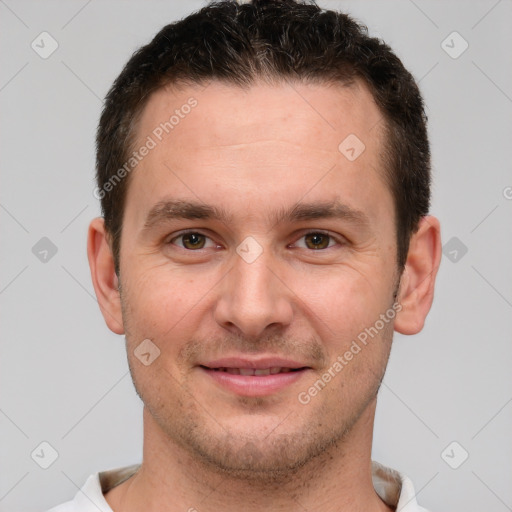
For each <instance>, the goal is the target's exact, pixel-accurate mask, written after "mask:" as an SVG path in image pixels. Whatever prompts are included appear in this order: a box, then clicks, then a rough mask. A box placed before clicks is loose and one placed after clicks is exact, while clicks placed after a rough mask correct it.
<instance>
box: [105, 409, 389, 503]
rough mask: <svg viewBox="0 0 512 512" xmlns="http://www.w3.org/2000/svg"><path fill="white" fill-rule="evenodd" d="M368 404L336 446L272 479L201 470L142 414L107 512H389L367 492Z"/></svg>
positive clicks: (202, 467) (200, 464)
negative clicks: (138, 442) (137, 445)
mask: <svg viewBox="0 0 512 512" xmlns="http://www.w3.org/2000/svg"><path fill="white" fill-rule="evenodd" d="M375 406H376V401H373V402H372V403H371V404H370V405H369V406H368V408H367V409H366V411H365V412H364V413H363V414H362V415H361V417H360V418H359V420H358V422H357V423H356V424H355V425H354V426H353V427H352V429H351V430H350V432H349V433H348V434H347V435H346V436H345V437H344V438H343V439H342V440H340V441H339V442H338V443H337V444H336V445H334V446H332V447H331V448H330V449H329V450H327V451H325V452H324V453H323V454H322V455H321V456H318V457H316V458H315V459H313V460H311V461H309V462H308V463H307V464H306V465H305V466H303V467H301V468H300V469H298V470H296V471H294V472H293V474H289V475H286V476H284V477H281V478H279V483H274V482H270V481H269V480H268V479H265V480H262V479H251V478H249V477H247V478H234V477H232V476H231V475H226V474H223V473H222V472H220V471H219V470H218V469H217V468H213V467H209V466H208V465H206V464H205V463H204V462H202V461H201V460H199V459H198V458H197V457H194V456H193V455H192V454H191V453H189V452H188V451H187V450H185V449H184V448H182V447H180V446H178V445H176V443H175V442H174V441H173V440H171V439H169V437H168V436H167V435H166V434H165V433H164V432H162V430H161V429H160V428H159V426H158V425H157V424H156V422H155V421H154V420H153V418H152V417H151V415H150V414H149V413H148V411H147V410H146V409H144V454H143V463H142V465H141V467H140V469H139V471H138V472H137V473H136V475H134V476H133V477H132V478H130V479H129V480H127V481H126V482H124V483H123V484H121V485H119V486H117V487H115V488H114V489H113V490H112V491H110V492H109V493H108V494H107V495H106V499H107V501H108V503H109V504H110V506H111V508H112V509H113V510H114V511H115V512H132V511H135V510H142V509H144V510H146V511H147V512H156V511H159V512H174V511H175V510H187V511H190V512H194V510H195V511H200V512H213V511H217V510H223V511H225V512H231V511H239V510H240V505H241V504H242V503H243V509H244V511H247V512H253V511H254V512H256V511H258V512H259V511H261V510H262V509H264V510H266V511H268V512H278V511H287V510H301V509H302V510H308V511H311V512H312V511H316V510H318V511H320V510H321V511H322V512H330V511H334V510H336V511H338V512H348V511H350V512H356V511H363V510H364V511H366V512H377V511H379V512H382V511H386V512H389V511H391V510H393V509H391V508H389V507H388V506H387V505H386V504H385V503H384V502H383V501H382V500H381V499H380V498H379V496H378V495H377V493H376V492H375V490H374V487H373V482H372V475H371V445H372V437H373V422H374V416H375Z"/></svg>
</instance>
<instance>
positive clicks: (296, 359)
mask: <svg viewBox="0 0 512 512" xmlns="http://www.w3.org/2000/svg"><path fill="white" fill-rule="evenodd" d="M143 148H145V149H143ZM97 182H98V189H97V190H98V192H97V195H98V197H99V198H101V205H102V211H103V219H104V220H102V219H97V220H95V221H93V223H92V224H91V230H90V236H89V258H90V261H91V269H92V275H93V281H94V284H95V289H96V293H97V296H98V300H99V302H100V306H101V308H102V311H103V313H104V316H105V320H106V321H107V324H108V325H109V327H110V328H111V329H112V330H113V331H114V332H117V333H119V334H123V333H124V334H125V335H126V341H127V349H128V359H129V362H130V368H131V371H132V377H133V379H134V383H135V386H136V388H137V391H138V393H139V394H140V396H141V398H142V399H143V401H144V403H145V406H146V411H147V418H148V421H150V422H151V423H152V425H153V427H154V428H158V429H160V431H161V432H163V433H164V434H165V435H166V436H168V437H169V438H170V439H172V440H173V441H174V442H175V443H177V444H178V445H180V446H181V447H183V448H184V449H186V450H188V451H189V452H190V453H193V454H195V455H196V456H197V457H198V458H201V459H202V460H203V461H204V462H205V463H210V464H212V465H213V466H215V467H218V468H222V469H223V470H224V471H230V472H232V473H234V472H236V474H238V475H242V474H244V475H247V474H248V473H250V474H251V475H253V476H254V475H256V474H259V475H260V476H261V475H264V474H266V475H268V474H269V473H268V472H269V470H273V471H274V472H286V471H291V470H293V469H297V468H298V467H301V466H303V465H304V464H306V463H307V462H308V461H309V460H311V459H312V458H314V457H316V456H318V455H319V454H321V453H322V452H324V451H325V450H326V449H327V447H329V446H332V445H333V444H335V443H337V442H338V441H340V440H341V439H342V438H343V437H344V436H347V435H349V433H350V432H351V431H352V430H353V429H354V426H355V425H357V424H358V422H360V421H361V418H363V416H364V414H366V413H367V412H368V411H370V410H371V408H372V407H373V406H374V402H375V397H376V394H377V391H378V388H379V385H380V382H381V380H382V378H383V375H384V372H385V367H386V363H387V359H388V356H389V352H390V348H391V341H392V333H393V330H397V331H399V332H402V333H405V334H414V333H415V332H418V331H419V330H420V329H421V328H422V326H423V322H424V319H425V316H426V314H427V313H428V310H429V308H430V305H431V302H432V297H433V286H434V279H435V275H436V271H437V266H438V264H439V259H440V244H439V229H438V223H437V220H436V219H434V218H433V217H427V214H428V209H429V203H430V155H429V144H428V138H427V130H426V117H425V114H424V109H423V101H422V98H421V95H420V93H419V90H418V87H417V85H416V84H415V81H414V79H413V78H412V76H411V75H410V73H409V72H408V71H407V70H406V69H405V68H404V66H403V65H402V63H401V62H400V60H399V59H398V57H396V56H395V55H394V54H393V52H392V51H391V49H390V48H389V47H388V46H387V45H385V44H384V43H383V42H382V41H379V40H377V39H375V38H371V37H369V36H368V35H367V33H366V30H365V29H364V27H362V26H361V25H359V24H357V23H356V22H355V21H354V20H352V19H351V18H350V17H348V16H347V15H345V14H340V13H335V12H333V11H325V10H322V9H320V8H319V7H317V6H316V5H311V4H302V3H297V2H295V1H292V0H284V1H254V2H253V3H252V4H243V5H239V4H237V3H235V2H219V3H215V4H211V5H209V6H207V7H205V8H203V9H202V10H200V11H199V12H197V13H195V14H192V15H190V16H188V17H187V18H185V19H183V20H181V21H179V22H177V23H173V24H171V25H168V26H166V27H164V28H163V29H162V30H161V31H160V32H159V33H158V34H157V35H156V37H155V38H154V39H153V41H151V42H150V43H149V44H148V45H147V46H145V47H143V48H141V49H140V50H139V51H138V52H136V53H135V54H134V55H133V57H132V58H131V59H130V61H129V62H128V63H127V65H126V66H125V68H124V69H123V71H122V73H121V74H120V76H119V77H118V78H117V80H116V81H115V83H114V85H113V86H112V88H111V90H110V92H109V93H108V95H107V99H106V103H105V108H104V111H103V113H102V116H101V120H100V125H99V129H98V135H97ZM362 333H366V338H365V336H364V334H362ZM370 333H371V334H370ZM143 340H151V343H150V344H149V345H147V342H145V343H146V345H142V346H143V347H144V348H143V350H145V352H144V353H148V350H149V349H148V347H150V349H151V350H149V353H152V354H153V357H154V355H158V357H156V358H155V359H154V360H153V357H149V358H147V361H146V362H148V361H149V359H151V364H148V365H146V364H144V363H142V362H141V360H140V359H139V358H138V357H137V350H139V349H138V347H140V346H141V345H140V344H141V342H143ZM357 340H359V342H358V341H357ZM151 351H153V352H151ZM139 352H140V350H139ZM349 352H351V353H352V356H350V354H349ZM345 354H346V357H345V356H344V355H345ZM240 357H242V358H249V359H250V360H251V361H252V362H255V361H256V362H258V361H259V362H261V361H263V360H265V358H266V359H269V360H271V359H272V358H274V359H275V358H276V357H277V358H281V359H283V358H286V359H287V360H289V363H290V364H292V363H293V364H296V366H297V367H300V368H302V369H301V370H300V371H296V372H294V380H293V382H291V383H290V384H289V385H287V386H285V387H283V388H282V389H281V388H280V389H279V390H276V391H275V392H269V393H263V394H262V393H259V392H258V393H256V392H253V391H254V390H253V391H250V390H248V391H247V390H246V392H242V393H241V392H239V390H237V391H233V390H232V389H230V388H229V387H226V386H225V383H224V384H223V383H222V382H220V381H219V378H218V377H219V375H218V374H219V370H218V368H217V369H215V370H213V368H211V367H212V365H213V366H214V365H215V364H218V365H221V366H225V365H227V364H228V363H229V361H228V363H226V358H227V359H232V358H240ZM340 358H341V359H340ZM219 361H221V362H219ZM336 362H337V363H338V364H337V365H336ZM239 364H242V363H239ZM298 365H300V366H298ZM214 372H215V373H216V374H217V375H213V373H214ZM329 376H330V377H329ZM319 380H320V381H321V382H320V383H319ZM326 381H327V382H326ZM312 387H313V388H314V389H317V391H316V392H315V391H310V392H309V391H308V390H311V389H312ZM300 397H302V398H300ZM308 397H309V398H308ZM312 398H314V399H312ZM177 410H178V414H176V412H177ZM255 461H256V462H255Z"/></svg>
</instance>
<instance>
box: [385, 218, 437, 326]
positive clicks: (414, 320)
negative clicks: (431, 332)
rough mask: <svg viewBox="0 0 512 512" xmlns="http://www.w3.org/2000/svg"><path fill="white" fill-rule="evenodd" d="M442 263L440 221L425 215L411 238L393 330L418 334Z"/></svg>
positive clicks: (430, 302)
mask: <svg viewBox="0 0 512 512" xmlns="http://www.w3.org/2000/svg"><path fill="white" fill-rule="evenodd" d="M440 263H441V230H440V224H439V220H438V219H436V218H435V217H433V216H430V215H429V216H425V217H423V218H422V219H421V220H420V223H419V228H418V231H417V232H416V233H414V235H413V236H412V237H411V241H410V243H409V252H408V253H407V261H406V263H405V268H404V271H403V273H402V277H401V279H400V288H399V292H398V299H397V300H398V302H399V303H400V304H401V305H402V309H401V310H400V312H399V313H398V314H397V316H396V319H395V331H397V332H399V333H401V334H417V333H418V332H420V331H421V330H422V329H423V325H424V324H425V318H426V316H427V314H428V312H429V310H430V307H431V306H432V301H433V299H434V284H435V280H436V275H437V270H438V268H439V264H440Z"/></svg>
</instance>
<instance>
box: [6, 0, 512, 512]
mask: <svg viewBox="0 0 512 512" xmlns="http://www.w3.org/2000/svg"><path fill="white" fill-rule="evenodd" d="M203 4H204V2H202V1H188V2H178V1H165V2H151V3H150V2H142V1H130V2H127V1H123V2H119V1H118V2H114V1H100V0H93V1H80V2H78V1H69V0H68V1H58V2H56V1H45V2H36V1H32V2H28V1H14V0H0V44H1V46H0V48H1V52H2V53H1V66H0V105H1V116H2V125H1V126H2V139H1V146H0V159H1V160H0V161H1V173H2V187H1V190H0V226H1V227H0V229H1V240H2V243H1V245H0V251H1V253H0V256H1V266H0V306H1V311H2V324H1V328H2V331H1V337H0V342H1V357H0V365H1V366H0V389H1V401H0V439H1V447H0V475H1V477H0V510H1V511H14V510H16V511H20V510H23V511H36V510H44V509H45V508H46V507H49V506H50V505H54V504H56V503H59V502H62V501H65V500H67V499H70V498H71V497H72V496H73V495H74V494H75V493H76V491H77V488H78V487H80V486H82V484H83V483H84V481H85V479H86V477H87V476H88V475H89V474H91V473H93V472H96V471H98V470H104V469H108V468H113V467H118V466H122V465H127V464H132V463H135V462H138V461H140V458H141V453H142V451H141V448H142V437H141V435H142V418H141V412H142V409H141V403H140V401H139V399H138V397H137V396H136V394H135V392H134V389H133V385H132V383H131V379H130V376H129V374H128V367H127V363H126V355H125V350H124V338H123V337H119V336H116V335H114V334H112V333H111V332H110V331H109V330H108V329H107V328H106V326H105V325H104V322H103V319H102V317H101V315H100V312H99V309H98V305H97V303H96V299H95V297H94V292H93V288H92V285H91V281H90V276H89V269H88V264H87V259H86V230H87V225H88V222H89V220H90V219H91V218H92V217H93V216H96V215H97V214H98V213H99V206H98V202H97V201H96V199H95V198H94V197H93V195H92V191H93V188H94V183H93V171H94V132H95V128H96V124H97V121H98V117H99V113H100V108H101V105H102V100H101V98H102V97H104V95H105V93H106V92H107V90H108V88H109V86H110V85H111V83H112V81H113V79H114V78H115V77H116V76H117V74H118V73H119V72H120V70H121V68H122V66H123V64H124V63H125V62H126V60H127V59H128V58H129V56H130V55H131V53H132V52H133V51H134V50H135V49H136V48H138V47H139V46H140V45H141V44H143V43H146V42H148V41H149V40H150V39H151V38H152V36H153V35H154V33H156V31H157V30H158V29H160V28H161V26H163V25H164V24H166V23H168V22H171V21H174V20H175V19H177V18H179V17H182V16H184V15H186V14H187V13H189V12H191V11H192V10H195V9H196V8H198V7H200V6H202V5H203ZM320 5H322V6H325V7H330V8H338V9H342V10H346V11H347V12H349V13H352V14H353V15H354V16H355V17H356V18H359V19H360V20H362V21H363V22H365V23H366V24H367V25H368V27H369V29H370V32H371V33H372V34H373V35H377V36H380V37H383V38H384V39H385V40H386V42H388V43H389V44H390V45H391V46H392V47H393V48H394V49H395V50H396V52H397V54H398V55H399V56H400V57H401V58H402V60H403V61H404V63H405V65H406V66H407V67H408V68H409V69H410V70H411V71H412V72H413V74H414V75H415V77H416V78H417V79H418V80H420V87H421V89H422V91H423V94H424V96H425V99H426V103H427V105H428V115H429V119H430V125H429V126H430V133H431V142H432V153H433V164H434V187H433V194H434V200H433V207H432V213H433V214H435V215H437V216H438V217H439V218H440V220H441V223H442V236H443V243H444V244H448V246H446V247H445V253H446V254H445V256H443V261H442V265H441V269H440V272H439V277H438V284H437V292H436V297H435V301H434V305H433V308H432V311H431V313H430V316H429V318H428V321H427V324H426V327H425V329H424V330H423V332H422V333H420V334H419V335H417V336H414V337H406V336H400V335H396V337H395V343H394V347H393V351H392V355H391V360H390V365H389V367H388V371H387V374H386V377H385V380H384V383H383V386H382V388H381V392H380V398H379V405H378V410H377V418H376V427H375V428H376V431H375V443H374V448H373V458H374V459H375V460H378V461H380V462H382V463H384V464H386V465H389V466H391V467H394V468H397V469H399V470H400V471H402V472H404V473H405V474H407V475H408V476H410V477H411V478H412V480H413V482H414V484H415V487H416V490H417V492H418V494H419V496H418V501H419V502H420V503H421V504H422V505H423V506H425V507H427V508H429V509H432V510H433V511H465V512H473V511H475V512H476V511H482V510H485V511H487V512H493V511H496V512H501V511H506V510H512V485H511V475H512V440H511V435H510V433H511V432H512V428H511V427H512V403H511V402H512V386H511V377H510V375H511V371H510V367H511V362H512V343H511V333H512V314H511V313H512V286H511V284H512V283H511V281H512V258H511V255H512V236H511V223H510V220H511V213H512V200H511V199H510V198H511V197H512V188H507V187H512V172H511V158H510V156H511V155H510V147H511V144H512V67H511V65H510V63H511V58H510V54H511V49H512V32H511V31H510V26H511V21H512V16H511V14H512V3H511V2H510V1H507V0H502V1H494V0H493V1H479V2H475V1H473V2H462V1H460V2H453V1H450V2H446V1H445V2H437V1H436V2H434V1H425V0H414V1H412V0H411V1H394V2H390V1H388V2H383V1H367V0H365V1H347V2H343V1H334V0H332V1H329V0H324V1H322V2H320ZM43 31H47V32H49V33H50V34H51V36H52V37H53V38H54V39H55V40H56V41H57V42H58V45H59V46H58V48H57V50H56V51H55V52H54V53H53V54H52V55H51V56H49V57H48V58H46V59H43V58H41V57H40V56H39V54H38V53H36V52H35V51H34V50H33V49H32V48H31V43H32V41H33V40H35V41H36V43H37V42H38V41H40V37H38V36H39V34H40V33H41V32H43ZM453 31H457V32H458V33H459V34H460V36H461V37H462V38H464V40H466V41H467V43H468V44H469V47H468V49H467V50H466V51H465V52H464V53H462V54H461V55H460V56H458V58H453V54H454V53H458V52H459V51H460V50H461V49H462V48H463V41H462V39H460V38H459V36H451V38H448V39H447V40H446V38H447V36H449V34H451V33H452V32H453ZM444 40H446V42H445V43H444V44H443V43H442V42H443V41H444ZM39 44H40V45H41V43H39ZM49 47H50V46H49V43H48V40H47V42H46V43H45V48H46V49H48V48H49ZM450 47H452V48H450ZM445 50H448V51H450V52H451V53H452V56H450V55H449V54H448V53H447V52H446V51H445ZM42 237H47V238H49V239H50V240H51V242H52V243H53V244H54V245H55V246H56V248H57V253H56V254H55V255H52V252H51V251H50V252H48V254H47V255H46V261H41V260H40V258H43V257H44V252H43V253H41V252H40V251H43V250H44V249H45V247H46V246H45V243H46V244H47V243H48V242H44V241H43V242H40V244H42V245H40V246H39V245H38V246H36V249H35V250H34V252H35V253H36V254H34V252H33V251H32V248H33V247H34V246H35V245H36V244H37V243H38V241H39V240H40V239H41V238H42ZM454 237H455V238H454ZM41 247H42V248H41ZM464 247H466V248H467V253H466V254H463V249H464ZM46 249H48V247H46ZM454 251H455V252H454ZM43 441H46V442H48V443H50V445H51V446H52V447H53V448H54V449H55V450H56V451H57V452H58V458H57V459H56V460H55V462H54V463H53V464H52V465H51V466H50V467H49V468H48V469H42V468H41V467H39V465H38V464H37V463H36V460H37V462H39V463H40V464H41V463H44V462H45V460H43V459H44V458H45V457H46V459H47V460H46V463H48V462H51V460H50V459H49V458H48V457H51V452H50V450H49V449H48V448H46V451H44V449H43V452H44V453H45V455H44V457H39V459H38V457H37V456H34V458H32V457H31V453H32V452H33V451H34V450H35V449H36V448H38V447H39V445H40V443H41V442H43ZM453 441H456V442H457V443H458V445H456V446H455V447H453V445H452V447H450V448H449V449H448V450H447V451H446V452H444V454H445V455H444V456H443V455H442V453H443V451H444V450H445V448H446V447H447V446H448V445H449V444H450V443H452V442H453ZM43 448H44V447H43ZM452 449H453V451H452ZM38 450H39V451H38ZM38 450H36V453H41V451H40V450H41V448H38ZM464 450H465V451H467V452H468V453H469V458H468V459H467V460H466V461H465V462H464V463H463V464H462V465H460V466H459V467H458V468H457V469H453V468H452V467H450V466H449V465H448V463H447V461H449V462H450V463H451V464H452V465H457V464H459V463H460V462H461V460H462V458H463V455H464V453H465V452H464Z"/></svg>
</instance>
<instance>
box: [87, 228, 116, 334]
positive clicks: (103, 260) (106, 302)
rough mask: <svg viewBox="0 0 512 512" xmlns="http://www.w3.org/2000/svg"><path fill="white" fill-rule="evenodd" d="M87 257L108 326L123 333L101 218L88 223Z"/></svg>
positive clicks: (106, 240)
mask: <svg viewBox="0 0 512 512" xmlns="http://www.w3.org/2000/svg"><path fill="white" fill-rule="evenodd" d="M87 257H88V258H89V267H90V269H91V277H92V283H93V285H94V291H95V292H96V298H97V299H98V304H99V306H100V309H101V313H102V314H103V318H104V319H105V322H106V323H107V326H108V328H109V329H110V330H111V331H112V332H115V333H116V334H124V327H123V315H122V312H121V298H120V295H119V290H118V285H119V283H118V279H117V275H116V273H115V266H114V257H113V255H112V250H111V248H110V243H109V237H108V234H107V232H106V230H105V222H104V220H103V219H102V218H97V219H94V220H93V221H92V222H91V224H90V225H89V234H88V237H87Z"/></svg>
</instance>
